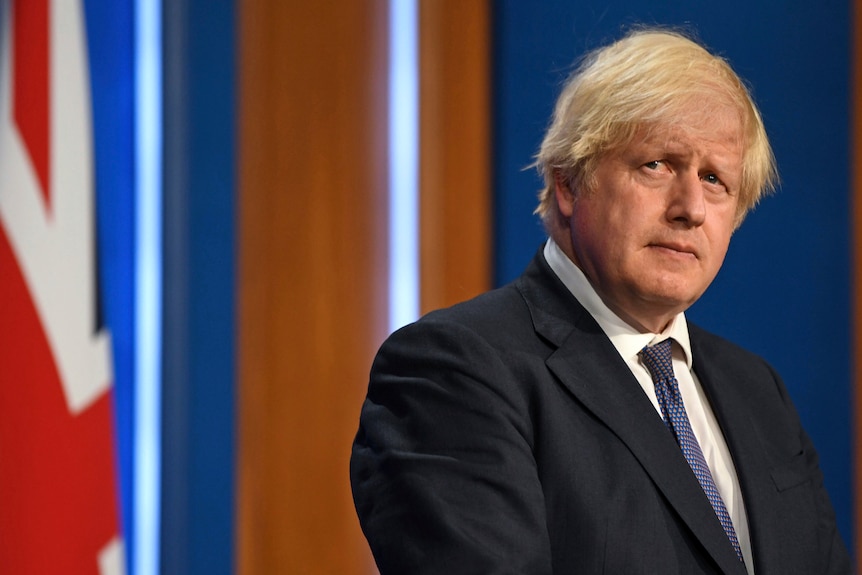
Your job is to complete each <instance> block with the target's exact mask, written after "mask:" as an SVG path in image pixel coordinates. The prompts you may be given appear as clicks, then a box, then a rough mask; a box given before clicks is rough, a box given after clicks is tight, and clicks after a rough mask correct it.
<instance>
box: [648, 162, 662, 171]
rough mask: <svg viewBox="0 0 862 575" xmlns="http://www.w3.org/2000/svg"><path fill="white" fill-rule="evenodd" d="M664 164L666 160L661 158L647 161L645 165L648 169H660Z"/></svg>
mask: <svg viewBox="0 0 862 575" xmlns="http://www.w3.org/2000/svg"><path fill="white" fill-rule="evenodd" d="M662 164H664V162H663V161H661V160H653V161H652V162H647V163H646V164H644V167H645V168H647V169H648V170H658V169H659V168H660V167H661V166H662Z"/></svg>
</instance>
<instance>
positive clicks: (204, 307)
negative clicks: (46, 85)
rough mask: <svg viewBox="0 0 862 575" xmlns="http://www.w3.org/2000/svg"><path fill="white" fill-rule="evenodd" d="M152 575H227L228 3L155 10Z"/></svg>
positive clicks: (231, 66)
mask: <svg viewBox="0 0 862 575" xmlns="http://www.w3.org/2000/svg"><path fill="white" fill-rule="evenodd" d="M162 6H163V20H162V22H163V38H164V285H163V290H164V295H163V301H164V313H163V332H164V335H163V351H162V353H163V357H164V361H163V366H164V370H163V414H162V422H163V425H162V430H163V433H162V437H163V445H162V450H163V451H162V462H163V467H162V509H161V511H162V517H161V518H162V536H161V572H162V573H183V574H187V575H198V574H200V575H203V574H206V575H227V574H229V573H233V570H234V569H233V567H234V565H233V559H234V546H233V535H234V476H235V467H234V453H235V425H234V398H235V391H234V385H235V377H234V365H235V364H234V356H235V353H234V347H235V345H234V344H235V333H234V330H235V324H236V322H235V315H234V308H235V297H234V284H235V276H234V269H235V263H234V254H235V227H234V218H235V210H234V207H235V194H234V189H235V167H234V166H235V160H234V150H235V142H234V135H235V133H236V129H235V103H236V98H235V78H236V76H235V58H236V55H235V12H234V10H235V6H234V3H233V2H232V0H218V1H215V2H213V1H209V2H207V1H204V0H179V1H172V2H164V3H163V5H162Z"/></svg>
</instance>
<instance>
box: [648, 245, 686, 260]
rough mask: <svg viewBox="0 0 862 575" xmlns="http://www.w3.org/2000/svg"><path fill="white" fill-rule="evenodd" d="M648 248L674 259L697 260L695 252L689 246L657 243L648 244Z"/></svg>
mask: <svg viewBox="0 0 862 575" xmlns="http://www.w3.org/2000/svg"><path fill="white" fill-rule="evenodd" d="M647 247H648V248H652V249H655V250H658V251H660V252H662V253H666V254H668V255H670V256H674V257H682V258H694V259H697V251H696V250H695V249H694V248H693V247H692V246H690V245H687V244H680V243H674V242H659V243H654V244H648V245H647Z"/></svg>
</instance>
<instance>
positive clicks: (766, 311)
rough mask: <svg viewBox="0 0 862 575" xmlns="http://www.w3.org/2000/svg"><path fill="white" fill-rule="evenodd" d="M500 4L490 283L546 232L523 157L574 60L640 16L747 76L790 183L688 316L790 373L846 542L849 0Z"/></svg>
mask: <svg viewBox="0 0 862 575" xmlns="http://www.w3.org/2000/svg"><path fill="white" fill-rule="evenodd" d="M494 6H495V9H496V13H495V16H494V18H495V23H494V26H495V47H494V62H495V117H494V125H495V129H496V133H495V137H494V140H493V141H494V143H495V147H496V148H495V163H494V165H495V171H494V177H495V191H496V214H495V225H496V250H495V254H496V256H495V265H496V282H497V283H498V284H501V283H504V282H506V281H508V280H510V279H512V278H514V277H515V276H516V275H518V274H519V273H520V272H521V270H522V269H523V268H524V266H525V265H526V263H527V262H528V261H529V259H530V258H531V257H532V255H533V254H534V253H535V251H536V249H537V247H538V246H539V244H540V243H541V241H542V240H543V238H544V234H543V232H542V229H541V226H540V224H539V222H538V220H537V218H536V217H535V216H532V215H531V214H532V211H533V209H534V207H535V204H536V193H537V192H538V190H539V189H540V187H541V185H542V182H541V180H540V178H539V177H538V176H537V175H536V173H535V171H534V170H527V171H524V170H523V168H524V167H525V166H527V165H528V164H530V163H531V162H532V159H533V155H534V154H535V152H536V150H537V148H538V144H539V142H540V141H541V138H542V135H543V132H544V129H545V127H546V125H547V122H548V119H549V117H550V113H551V110H552V107H553V103H554V100H555V98H556V95H557V93H558V91H559V88H560V86H561V84H562V82H563V81H564V80H565V78H566V76H567V74H568V72H569V71H570V69H571V64H572V63H573V62H574V61H575V59H576V58H577V57H578V56H579V55H580V54H582V53H583V52H584V51H586V50H588V49H591V48H594V47H597V46H599V45H602V44H605V43H607V42H608V41H610V40H613V39H615V38H617V37H619V36H620V35H621V34H622V32H623V31H625V30H626V29H627V26H630V25H631V24H636V23H642V24H654V25H655V24H658V25H666V26H683V27H685V28H686V29H688V30H690V31H694V33H695V34H696V35H697V36H698V37H699V38H700V39H701V40H702V41H703V42H704V43H705V44H706V45H707V46H709V47H710V48H711V49H712V50H713V51H717V52H718V53H720V54H722V55H723V56H725V57H726V58H728V59H729V60H730V62H731V64H732V65H733V66H734V68H735V69H736V71H737V72H738V73H739V74H740V75H741V76H743V78H745V79H746V80H747V81H748V82H749V83H750V84H751V85H752V86H753V92H754V96H755V99H756V100H757V102H758V104H759V106H760V108H761V111H762V112H763V116H764V120H765V122H766V127H767V130H768V132H769V135H770V137H771V140H772V143H773V147H774V149H775V153H776V156H777V159H778V164H779V170H780V172H781V177H782V186H781V188H780V190H779V192H778V194H777V195H776V196H775V197H772V198H768V199H767V200H766V201H765V202H764V203H762V204H761V206H760V207H759V208H758V209H757V210H756V211H755V212H754V213H753V214H752V215H750V216H749V218H748V220H746V222H745V224H744V225H743V226H742V228H741V229H740V230H739V231H738V232H737V234H736V236H735V238H734V240H733V242H732V244H731V249H730V252H729V253H728V257H727V260H726V262H725V265H724V268H723V270H722V271H721V273H720V274H719V276H718V278H717V279H716V281H715V283H714V284H713V286H712V287H711V288H710V290H709V291H708V292H707V294H706V295H705V296H704V297H703V298H702V299H701V300H700V301H699V302H698V303H697V304H695V306H694V307H693V308H692V309H691V311H690V313H689V317H690V319H691V320H693V321H694V322H696V323H698V324H700V325H701V326H703V327H705V328H707V329H709V330H711V331H714V332H716V333H719V334H721V335H723V336H725V337H728V338H730V339H732V340H734V341H736V342H737V343H740V344H741V345H743V346H744V347H747V348H749V349H751V350H753V351H755V352H757V353H760V354H761V355H763V356H764V357H765V358H766V359H767V360H769V361H770V362H771V363H772V364H773V365H774V366H775V367H776V368H777V369H778V370H779V372H780V373H781V374H782V375H783V377H784V378H785V381H786V383H787V386H788V388H789V390H790V393H791V395H792V396H793V398H794V400H795V402H796V405H797V407H798V409H799V411H800V414H801V417H802V420H803V423H804V424H805V426H806V428H807V430H808V432H809V434H810V435H811V436H812V439H813V441H814V443H815V445H816V446H817V449H818V450H819V452H820V456H821V464H822V467H823V471H824V473H825V475H826V484H827V487H828V489H829V492H830V494H831V496H832V499H833V503H834V504H835V508H836V512H837V515H838V522H839V527H840V529H841V531H842V533H843V535H844V538H845V541H847V542H848V543H849V542H850V541H852V539H851V535H852V491H851V469H852V468H851V450H850V447H851V445H850V441H851V419H850V417H851V413H850V410H851V394H850V389H851V387H850V385H851V360H850V333H851V332H850V330H851V325H850V321H851V307H850V230H851V228H850V225H851V222H850V179H849V143H850V132H849V125H848V124H849V111H850V104H851V100H850V49H851V34H852V29H851V5H850V3H849V2H847V1H837V0H824V1H823V2H817V3H812V2H802V1H801V0H790V1H786V2H782V3H775V2H771V1H769V0H749V1H740V0H727V1H724V2H706V1H694V2H691V1H688V2H684V1H681V0H680V1H668V0H660V1H659V2H650V3H641V2H634V1H633V0H619V1H611V2H601V3H590V2H584V1H571V0H553V1H545V2H523V1H519V0H501V1H499V2H496V3H495V4H494Z"/></svg>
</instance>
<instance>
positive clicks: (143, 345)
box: [131, 0, 162, 575]
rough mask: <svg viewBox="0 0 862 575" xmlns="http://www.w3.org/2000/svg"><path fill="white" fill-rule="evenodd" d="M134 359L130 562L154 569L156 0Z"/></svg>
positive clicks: (138, 572) (145, 61)
mask: <svg viewBox="0 0 862 575" xmlns="http://www.w3.org/2000/svg"><path fill="white" fill-rule="evenodd" d="M135 13H136V14H135V15H136V19H135V22H136V36H137V38H136V40H137V45H136V83H137V102H136V107H135V110H136V112H135V113H136V118H135V130H136V160H137V162H136V166H137V174H136V176H137V183H136V184H137V186H136V187H137V191H136V216H137V222H136V223H137V229H136V246H137V250H136V254H137V255H136V257H137V261H136V291H137V293H136V297H135V302H136V304H135V305H136V310H135V327H136V334H135V335H136V338H135V342H136V344H135V345H136V348H137V349H136V352H137V353H136V354H135V355H136V359H135V438H134V442H135V451H134V453H135V456H134V457H135V463H134V484H135V485H134V505H135V509H134V518H135V519H134V520H135V527H134V536H135V541H134V548H135V554H134V565H132V566H131V568H132V575H157V574H158V572H159V505H160V498H161V494H160V482H161V479H160V476H161V412H160V405H161V375H160V374H161V344H162V342H161V315H162V313H161V310H162V292H161V286H162V256H161V254H162V242H161V237H162V218H161V214H162V185H161V182H162V161H161V156H162V130H161V126H162V106H161V102H162V83H161V77H162V50H161V45H162V38H161V36H162V31H161V2H160V0H136V2H135Z"/></svg>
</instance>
